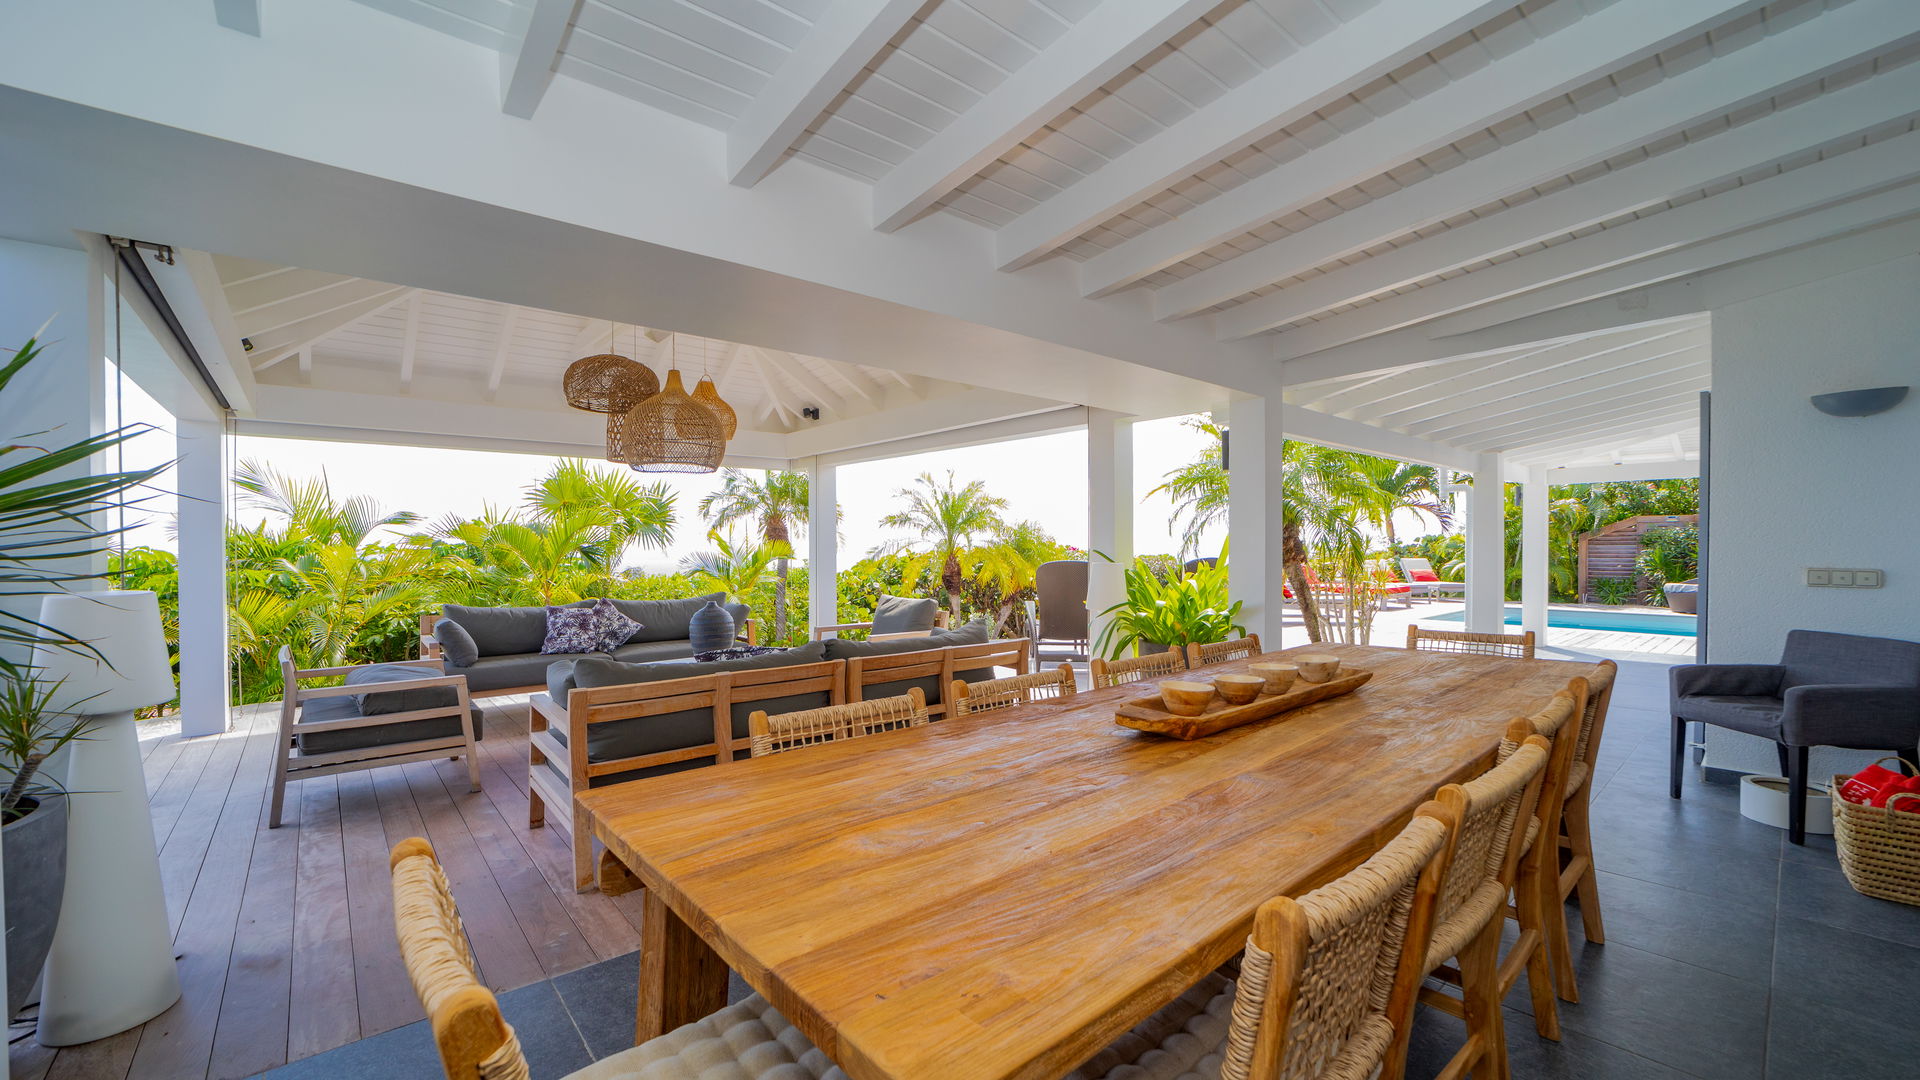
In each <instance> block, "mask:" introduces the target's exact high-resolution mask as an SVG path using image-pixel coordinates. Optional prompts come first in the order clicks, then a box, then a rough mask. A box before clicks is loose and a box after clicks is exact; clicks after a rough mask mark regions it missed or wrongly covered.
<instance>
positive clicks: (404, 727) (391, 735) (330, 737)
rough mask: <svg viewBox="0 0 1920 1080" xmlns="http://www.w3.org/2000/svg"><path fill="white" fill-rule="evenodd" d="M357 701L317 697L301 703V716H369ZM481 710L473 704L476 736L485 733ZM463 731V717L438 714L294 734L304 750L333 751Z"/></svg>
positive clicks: (308, 718) (317, 718) (311, 718)
mask: <svg viewBox="0 0 1920 1080" xmlns="http://www.w3.org/2000/svg"><path fill="white" fill-rule="evenodd" d="M366 715H368V714H366V713H363V712H361V711H360V709H359V707H358V706H356V705H355V704H354V703H353V698H352V696H350V695H343V696H341V697H323V698H315V699H313V700H312V701H309V702H307V703H306V704H305V705H302V706H301V707H300V719H301V720H303V721H313V722H318V721H322V720H347V719H351V718H352V717H355V716H366ZM481 715H482V714H481V712H480V707H479V706H478V705H475V706H473V737H474V738H475V739H479V738H481V737H483V734H484V733H483V731H482V729H481ZM459 734H460V721H459V719H458V718H456V717H452V716H435V717H430V718H428V719H426V720H403V721H401V722H399V723H397V724H373V725H371V726H368V727H355V728H339V729H336V730H334V731H304V732H297V733H296V734H295V736H294V739H295V743H296V745H297V746H298V748H299V751H300V753H302V754H331V753H335V752H337V751H341V750H367V749H371V748H373V747H381V746H392V745H393V744H394V743H403V742H413V741H415V740H419V739H451V738H456V737H458V736H459Z"/></svg>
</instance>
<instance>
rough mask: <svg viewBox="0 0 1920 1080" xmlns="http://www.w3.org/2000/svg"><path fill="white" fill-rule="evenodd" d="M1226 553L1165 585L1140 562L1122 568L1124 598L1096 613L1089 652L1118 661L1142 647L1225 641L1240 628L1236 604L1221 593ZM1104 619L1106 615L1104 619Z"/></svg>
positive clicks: (1224, 585) (1171, 577) (1243, 630)
mask: <svg viewBox="0 0 1920 1080" xmlns="http://www.w3.org/2000/svg"><path fill="white" fill-rule="evenodd" d="M1225 555H1226V553H1225V552H1222V553H1221V559H1220V560H1219V561H1218V562H1216V563H1214V564H1213V565H1212V566H1201V567H1198V568H1197V569H1195V570H1194V571H1193V572H1192V573H1191V574H1189V573H1185V572H1181V571H1176V572H1175V573H1173V574H1171V575H1169V576H1168V577H1167V578H1166V579H1165V580H1162V579H1161V578H1159V577H1157V576H1155V575H1154V572H1153V570H1152V568H1151V567H1149V566H1148V565H1147V564H1146V563H1145V562H1144V561H1143V560H1140V559H1135V560H1134V561H1133V563H1132V564H1131V565H1129V566H1128V567H1127V569H1126V587H1127V588H1126V592H1127V598H1126V599H1125V600H1122V601H1120V602H1119V603H1117V604H1115V605H1113V606H1112V607H1110V608H1107V609H1106V610H1105V611H1102V612H1100V617H1101V618H1104V619H1106V622H1105V624H1104V625H1103V626H1102V627H1101V629H1100V636H1099V638H1098V639H1096V640H1095V641H1094V643H1093V648H1094V651H1095V652H1097V653H1104V654H1105V655H1106V656H1107V657H1108V658H1109V659H1116V660H1117V659H1119V658H1120V657H1123V656H1126V655H1128V654H1129V653H1130V652H1132V651H1134V650H1135V649H1137V648H1138V647H1139V646H1141V645H1143V644H1154V645H1164V646H1169V647H1172V648H1184V647H1185V646H1187V645H1189V644H1192V643H1196V642H1197V643H1200V644H1203V645H1204V644H1210V643H1212V642H1215V641H1225V640H1227V638H1228V637H1229V636H1230V635H1232V634H1234V633H1236V632H1238V633H1242V634H1244V633H1246V627H1244V626H1242V625H1240V623H1238V622H1237V621H1235V620H1237V619H1238V618H1239V615H1240V601H1238V600H1233V599H1231V598H1230V597H1229V596H1228V594H1227V562H1226V558H1225ZM1109 616H1111V617H1110V618H1109Z"/></svg>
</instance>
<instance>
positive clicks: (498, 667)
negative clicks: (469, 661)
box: [447, 652, 587, 694]
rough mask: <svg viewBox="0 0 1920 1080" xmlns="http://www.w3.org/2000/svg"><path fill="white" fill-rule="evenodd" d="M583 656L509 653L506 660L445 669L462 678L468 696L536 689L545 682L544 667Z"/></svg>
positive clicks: (484, 659) (497, 658) (485, 660)
mask: <svg viewBox="0 0 1920 1080" xmlns="http://www.w3.org/2000/svg"><path fill="white" fill-rule="evenodd" d="M584 655H587V654H584V653H581V654H564V653H563V654H557V655H556V654H549V653H542V652H526V653H513V654H510V655H507V656H483V657H481V658H480V659H479V661H478V662H477V663H475V664H474V665H473V666H472V667H464V668H458V669H456V668H452V667H449V668H448V669H447V674H449V675H465V676H466V677H467V692H468V693H469V694H486V693H492V692H493V691H496V690H517V689H519V688H520V687H523V686H539V685H541V684H543V683H545V682H546V681H547V667H548V666H549V665H551V664H553V663H554V662H556V661H560V660H578V659H580V658H581V656H584Z"/></svg>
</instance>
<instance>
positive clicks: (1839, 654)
mask: <svg viewBox="0 0 1920 1080" xmlns="http://www.w3.org/2000/svg"><path fill="white" fill-rule="evenodd" d="M1780 666H1781V667H1783V668H1785V669H1786V678H1785V679H1784V680H1783V681H1782V682H1781V687H1780V689H1781V691H1782V692H1783V693H1784V692H1785V691H1786V690H1787V689H1788V688H1790V687H1795V686H1808V685H1820V684H1823V683H1844V684H1853V685H1857V686H1920V642H1916V641H1901V640H1899V639H1898V638H1883V637H1867V636H1865V635H1862V634H1834V633H1829V632H1827V631H1824V630H1789V631H1788V632H1787V644H1786V648H1785V649H1784V650H1782V651H1781V654H1780Z"/></svg>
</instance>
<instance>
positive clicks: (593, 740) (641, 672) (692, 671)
mask: <svg viewBox="0 0 1920 1080" xmlns="http://www.w3.org/2000/svg"><path fill="white" fill-rule="evenodd" d="M824 646H825V643H824V642H810V643H808V644H806V645H802V646H800V647H798V648H794V649H788V650H786V651H785V652H780V653H769V654H767V655H765V656H750V657H747V658H745V659H742V660H722V661H716V662H714V663H710V664H696V663H692V662H687V663H656V664H627V663H621V662H620V661H617V660H609V659H606V658H605V657H599V656H591V657H582V658H580V659H578V660H575V661H574V662H573V664H572V669H573V678H574V680H575V684H576V685H578V686H580V687H585V688H592V687H599V686H626V685H630V684H633V683H646V682H664V681H667V680H671V679H686V678H692V677H694V676H696V675H711V674H716V673H718V672H722V671H748V670H754V669H759V668H778V667H793V666H795V665H799V664H815V663H819V662H820V661H821V660H823V659H825V648H824ZM555 666H556V667H558V666H559V665H557V664H556V665H555ZM556 700H561V699H556ZM562 704H564V701H563V700H562ZM829 704H832V699H831V695H829V694H828V693H827V692H825V691H820V692H818V693H808V694H794V695H790V696H787V697H780V698H770V699H766V700H761V701H738V702H735V703H734V704H733V707H732V709H731V716H732V720H733V737H734V739H735V741H736V746H737V749H736V750H735V752H734V756H735V757H736V758H745V757H747V756H748V752H747V738H748V735H749V734H750V732H749V729H748V726H747V719H748V718H749V717H750V716H752V715H753V713H754V711H755V710H761V709H764V710H765V711H767V712H769V713H786V712H798V711H800V710H802V709H817V708H820V707H821V706H823V705H829ZM549 730H551V731H552V732H553V735H554V738H556V739H557V740H559V742H560V743H561V745H563V746H564V745H566V742H567V731H566V730H565V729H564V728H562V727H559V726H556V727H553V728H551V729H549ZM712 741H713V714H712V712H711V711H710V710H707V709H689V710H686V711H683V712H676V713H665V714H662V715H660V716H643V717H635V718H633V719H631V720H613V721H609V722H607V723H604V724H595V725H593V726H592V727H591V728H590V729H589V730H588V732H587V759H588V760H589V761H611V760H614V759H616V758H623V757H638V756H640V755H642V754H654V753H659V752H660V751H662V750H680V749H683V748H685V747H689V746H701V745H704V744H706V743H710V742H712ZM706 764H709V762H708V761H706V760H705V759H700V758H696V759H694V760H692V761H683V762H674V763H672V764H670V765H658V766H653V767H650V768H644V769H633V770H629V771H627V772H622V773H614V774H612V775H610V776H599V777H595V778H593V780H592V781H591V782H590V786H594V787H599V786H602V785H605V784H617V783H622V782H624V781H627V780H634V779H638V778H640V777H643V776H655V775H658V774H660V773H667V772H678V771H680V770H682V769H689V768H698V767H700V766H702V765H706Z"/></svg>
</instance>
